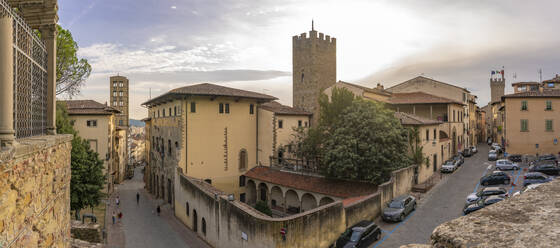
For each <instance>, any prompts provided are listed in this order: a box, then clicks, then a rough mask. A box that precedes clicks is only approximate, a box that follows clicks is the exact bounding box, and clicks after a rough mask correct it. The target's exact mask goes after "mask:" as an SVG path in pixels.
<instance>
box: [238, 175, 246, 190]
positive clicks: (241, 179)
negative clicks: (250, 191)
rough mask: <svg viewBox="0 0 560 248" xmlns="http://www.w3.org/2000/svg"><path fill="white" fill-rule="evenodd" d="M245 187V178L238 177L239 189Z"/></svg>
mask: <svg viewBox="0 0 560 248" xmlns="http://www.w3.org/2000/svg"><path fill="white" fill-rule="evenodd" d="M243 186H245V176H243V175H242V176H239V187H243Z"/></svg>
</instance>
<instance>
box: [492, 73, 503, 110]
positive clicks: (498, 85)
mask: <svg viewBox="0 0 560 248" xmlns="http://www.w3.org/2000/svg"><path fill="white" fill-rule="evenodd" d="M494 75H496V76H495V77H494ZM505 88H506V79H505V78H504V70H502V71H496V72H495V73H494V72H493V73H492V77H491V78H490V94H491V96H492V97H491V98H490V99H491V101H490V103H493V102H499V101H502V96H503V95H504V94H505Z"/></svg>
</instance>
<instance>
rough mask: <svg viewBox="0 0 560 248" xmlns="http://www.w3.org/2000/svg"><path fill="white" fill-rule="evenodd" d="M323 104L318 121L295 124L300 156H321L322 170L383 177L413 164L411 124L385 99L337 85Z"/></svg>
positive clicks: (346, 175) (345, 176)
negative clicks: (404, 122) (302, 125)
mask: <svg viewBox="0 0 560 248" xmlns="http://www.w3.org/2000/svg"><path fill="white" fill-rule="evenodd" d="M319 106H320V120H319V123H318V125H316V126H315V127H311V128H308V129H307V130H306V129H301V128H300V129H297V132H296V134H295V137H294V139H293V143H292V147H295V148H296V149H295V153H296V155H297V157H298V158H303V159H306V160H316V159H318V160H319V161H316V162H317V163H318V164H320V165H321V166H320V172H321V173H322V174H323V175H325V176H327V177H331V178H340V179H348V180H360V181H369V182H372V183H382V182H384V181H386V180H388V179H389V177H390V173H391V171H393V170H396V169H399V168H403V167H406V166H408V165H410V162H411V159H410V157H409V156H408V146H409V144H408V137H407V136H408V134H409V130H408V129H406V128H404V127H402V125H401V124H400V122H399V121H398V120H397V119H396V118H395V117H394V113H393V111H391V110H389V109H387V108H385V106H384V105H383V104H382V103H377V102H371V101H366V100H362V99H361V98H359V97H355V96H354V94H353V93H352V92H350V91H349V90H347V89H344V88H340V89H339V88H333V90H332V94H331V97H330V99H329V98H328V97H327V96H326V95H324V94H323V95H322V96H321V97H320V98H319Z"/></svg>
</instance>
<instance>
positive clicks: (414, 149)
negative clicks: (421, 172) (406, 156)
mask: <svg viewBox="0 0 560 248" xmlns="http://www.w3.org/2000/svg"><path fill="white" fill-rule="evenodd" d="M408 133H409V136H408V145H409V148H410V160H412V163H414V164H416V165H422V163H424V162H425V161H426V159H427V158H425V157H424V152H423V150H424V148H423V147H422V146H421V145H420V131H419V130H418V127H413V128H409V129H408Z"/></svg>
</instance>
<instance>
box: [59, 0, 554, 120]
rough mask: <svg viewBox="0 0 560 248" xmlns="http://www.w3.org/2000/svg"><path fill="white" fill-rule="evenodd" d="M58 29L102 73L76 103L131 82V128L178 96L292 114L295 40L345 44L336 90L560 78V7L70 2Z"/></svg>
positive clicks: (483, 94)
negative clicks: (284, 108)
mask: <svg viewBox="0 0 560 248" xmlns="http://www.w3.org/2000/svg"><path fill="white" fill-rule="evenodd" d="M58 4H59V16H60V20H59V24H60V25H61V26H62V27H63V28H65V29H69V30H70V31H71V32H72V34H73V37H74V40H75V41H76V42H77V43H78V45H79V47H80V49H79V51H78V56H79V57H80V58H82V57H83V58H86V59H87V60H88V61H89V63H90V64H91V65H92V68H93V69H92V73H91V75H90V77H89V78H88V79H87V81H86V83H85V85H84V86H83V88H82V89H81V93H80V95H78V96H76V97H74V98H73V99H93V100H96V101H99V102H101V103H105V102H106V101H108V99H109V77H110V76H112V75H116V74H119V75H123V76H126V77H128V78H129V80H130V85H131V86H130V88H131V89H130V110H129V111H130V115H131V116H130V117H131V118H134V119H141V118H144V117H146V116H147V110H146V109H145V108H144V107H142V106H141V104H142V103H143V102H145V101H146V100H148V99H149V98H150V95H151V97H152V98H153V97H156V96H158V95H161V94H163V93H165V92H167V91H169V90H171V89H173V88H177V87H182V86H187V85H191V84H196V83H202V82H209V83H215V84H219V85H223V86H228V87H235V88H240V89H245V90H251V91H255V92H260V93H265V94H268V95H273V96H275V97H277V98H279V101H280V102H281V103H283V104H287V105H291V103H292V77H291V73H292V72H291V71H292V54H291V51H292V49H291V46H292V36H294V35H298V34H301V33H304V32H308V31H309V30H310V29H311V20H312V19H313V20H314V23H315V30H317V31H319V32H323V33H325V34H326V35H331V36H332V37H336V38H337V80H343V81H347V82H352V83H357V84H361V85H364V86H368V87H374V86H375V85H376V84H377V83H381V84H383V85H384V86H385V87H390V86H392V85H395V84H398V83H401V82H403V81H406V80H408V79H411V78H414V77H416V76H419V75H423V76H426V77H429V78H433V79H436V80H439V81H443V82H446V83H451V84H454V85H457V86H460V87H465V88H467V89H468V90H470V91H471V92H472V93H473V94H475V95H477V96H478V105H479V106H484V105H486V104H487V103H488V101H489V99H490V87H489V78H490V72H491V71H492V70H501V69H502V68H503V69H504V70H505V77H506V93H509V92H512V91H513V89H512V88H511V83H512V82H517V81H538V80H539V78H540V76H539V74H538V71H539V69H541V70H542V79H543V80H545V79H550V78H552V77H554V76H555V74H557V73H560V60H559V59H558V58H560V49H558V44H559V41H560V33H559V32H557V26H558V25H557V24H558V22H559V21H558V19H557V13H556V12H557V11H556V10H557V9H559V8H560V1H553V0H549V1H542V0H535V1H526V0H507V1H506V0H502V1H498V0H456V1H448V0H423V1H417V0H390V1H380V0H377V1H374V0H352V1H340V0H339V1H334V0H320V1H315V0H236V1H234V0H219V1H218V0H79V1H77V0H59V1H58Z"/></svg>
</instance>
